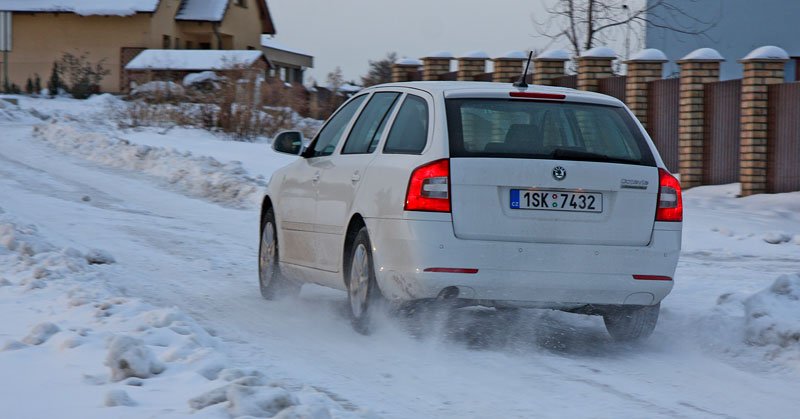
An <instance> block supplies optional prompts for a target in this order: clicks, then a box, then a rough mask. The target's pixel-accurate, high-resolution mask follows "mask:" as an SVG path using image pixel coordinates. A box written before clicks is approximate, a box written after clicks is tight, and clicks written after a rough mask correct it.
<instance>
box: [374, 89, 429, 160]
mask: <svg viewBox="0 0 800 419" xmlns="http://www.w3.org/2000/svg"><path fill="white" fill-rule="evenodd" d="M427 142H428V103H427V102H425V99H423V98H421V97H419V96H414V95H408V96H406V100H405V101H404V102H403V105H402V106H401V107H400V111H399V112H397V118H395V120H394V124H393V125H392V130H391V131H389V137H388V138H387V139H386V145H385V146H384V147H383V152H384V153H386V154H422V150H424V149H425V144H427Z"/></svg>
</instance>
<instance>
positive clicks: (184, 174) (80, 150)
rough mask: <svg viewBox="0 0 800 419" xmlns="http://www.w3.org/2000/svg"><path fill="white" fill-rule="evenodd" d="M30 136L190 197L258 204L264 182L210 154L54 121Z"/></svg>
mask: <svg viewBox="0 0 800 419" xmlns="http://www.w3.org/2000/svg"><path fill="white" fill-rule="evenodd" d="M34 135H35V136H36V137H37V138H39V139H41V140H42V141H45V142H47V143H49V144H51V145H53V146H55V147H56V148H58V149H59V150H61V151H63V152H66V153H69V154H72V155H75V156H78V157H81V158H84V159H87V160H91V161H94V162H97V163H100V164H103V165H106V166H110V167H115V168H120V169H128V170H135V171H141V172H144V173H146V174H148V175H151V176H156V177H158V178H161V179H163V180H164V181H166V182H167V183H169V184H170V185H174V186H176V187H178V188H179V189H181V190H183V191H185V192H187V193H189V194H190V195H192V196H196V197H200V198H205V199H208V200H210V201H212V202H217V203H221V204H226V205H231V206H234V207H249V206H254V205H256V204H258V203H260V199H261V198H262V197H263V195H264V191H265V187H266V181H264V180H263V179H258V178H253V177H250V176H249V175H248V174H247V171H246V170H244V168H242V164H241V162H238V161H231V162H227V163H220V162H219V161H217V160H216V159H214V158H212V157H203V156H193V155H192V154H191V153H188V152H187V153H179V152H177V151H175V150H168V149H165V148H160V147H150V146H145V145H136V144H131V143H130V142H128V141H127V140H123V139H118V138H112V137H110V136H108V135H106V134H102V133H97V132H85V131H82V130H79V129H78V128H75V127H73V126H71V125H68V124H65V123H59V122H52V123H49V124H44V125H40V126H37V127H36V128H34Z"/></svg>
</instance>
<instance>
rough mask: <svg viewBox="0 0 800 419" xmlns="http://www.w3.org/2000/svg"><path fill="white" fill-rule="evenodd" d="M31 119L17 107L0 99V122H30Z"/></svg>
mask: <svg viewBox="0 0 800 419" xmlns="http://www.w3.org/2000/svg"><path fill="white" fill-rule="evenodd" d="M32 120H33V118H32V117H31V115H30V114H29V113H28V112H25V111H23V110H22V109H21V108H20V107H19V105H16V104H14V103H11V102H9V101H7V100H4V99H3V98H0V122H32Z"/></svg>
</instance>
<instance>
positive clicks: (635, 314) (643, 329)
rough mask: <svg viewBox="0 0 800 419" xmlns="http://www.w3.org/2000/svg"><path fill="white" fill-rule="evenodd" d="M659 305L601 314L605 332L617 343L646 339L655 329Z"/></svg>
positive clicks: (659, 309) (622, 309) (625, 308)
mask: <svg viewBox="0 0 800 419" xmlns="http://www.w3.org/2000/svg"><path fill="white" fill-rule="evenodd" d="M660 311H661V304H660V303H659V304H656V305H653V306H644V307H635V308H634V307H619V308H617V309H615V310H612V311H609V312H607V313H605V314H603V321H604V322H605V324H606V330H608V334H609V335H611V337H612V338H614V340H616V341H618V342H631V341H637V340H644V339H647V338H648V337H649V336H650V335H651V334H652V333H653V330H654V329H655V328H656V323H657V322H658V313H659V312H660Z"/></svg>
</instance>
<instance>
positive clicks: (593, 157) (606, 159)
mask: <svg viewBox="0 0 800 419" xmlns="http://www.w3.org/2000/svg"><path fill="white" fill-rule="evenodd" d="M550 157H551V158H554V159H573V160H581V161H596V162H601V163H632V164H641V161H639V160H634V159H626V158H622V157H611V156H609V155H606V154H599V153H591V152H588V151H580V150H574V149H570V148H557V149H555V150H554V151H553V152H552V153H550Z"/></svg>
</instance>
